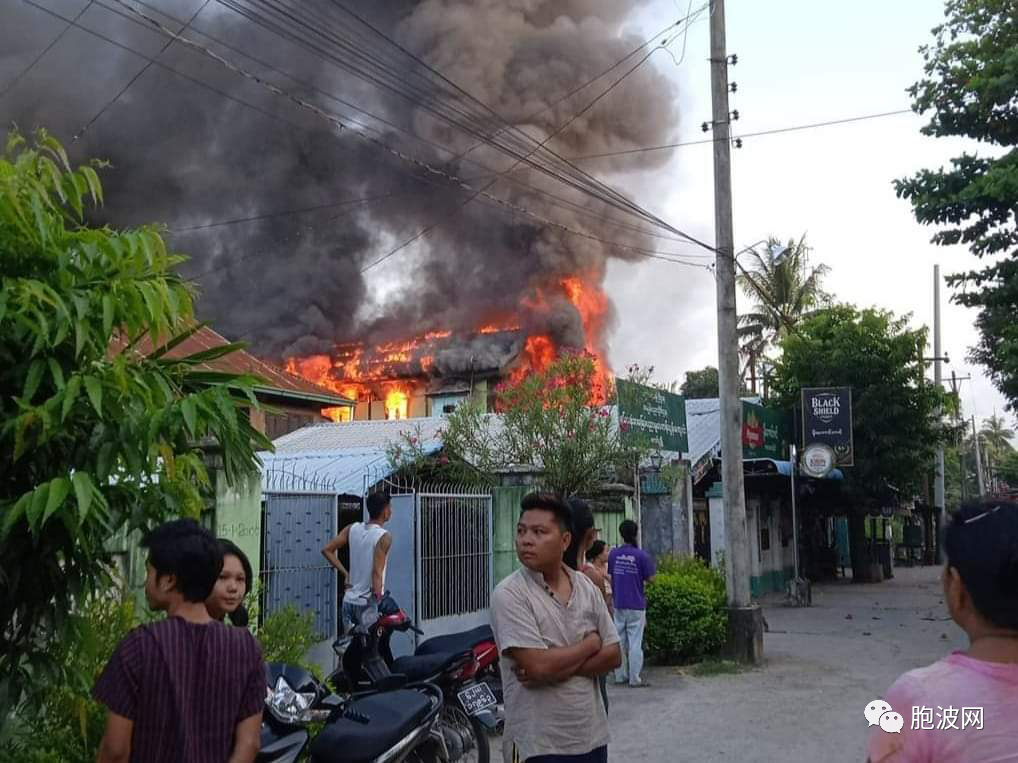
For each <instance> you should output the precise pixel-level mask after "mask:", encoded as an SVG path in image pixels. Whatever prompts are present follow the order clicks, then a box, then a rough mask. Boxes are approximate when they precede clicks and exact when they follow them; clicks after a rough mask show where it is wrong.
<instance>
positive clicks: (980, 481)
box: [972, 416, 986, 500]
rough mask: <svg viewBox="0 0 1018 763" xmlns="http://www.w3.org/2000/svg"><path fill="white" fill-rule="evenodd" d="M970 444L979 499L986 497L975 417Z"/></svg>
mask: <svg viewBox="0 0 1018 763" xmlns="http://www.w3.org/2000/svg"><path fill="white" fill-rule="evenodd" d="M972 444H973V445H974V446H975V448H976V480H977V483H978V485H979V499H980V500H982V499H983V496H985V495H986V486H985V485H984V484H983V458H982V456H981V455H980V454H979V432H977V431H976V417H975V416H973V417H972Z"/></svg>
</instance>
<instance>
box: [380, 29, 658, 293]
mask: <svg viewBox="0 0 1018 763" xmlns="http://www.w3.org/2000/svg"><path fill="white" fill-rule="evenodd" d="M662 44H664V43H662ZM653 54H654V51H653V50H652V51H650V52H649V53H647V55H645V56H644V57H643V58H641V59H640V60H639V61H638V62H637V63H636V64H635V65H634V66H633V67H631V68H630V69H629V70H628V71H627V72H626V73H625V74H623V75H622V76H621V77H619V78H618V79H617V80H615V81H614V82H613V83H612V84H611V85H609V86H608V87H607V88H606V89H605V90H604V91H603V92H601V93H600V94H599V95H597V96H596V97H595V98H594V99H593V100H592V101H590V102H589V103H588V104H587V105H586V106H584V107H583V108H582V109H580V110H579V111H578V112H576V113H575V114H574V115H573V116H572V117H570V118H569V119H567V120H566V121H565V122H563V123H562V124H561V125H559V126H558V127H557V128H555V130H554V131H553V132H551V133H549V134H548V136H547V137H545V138H544V140H542V141H541V142H540V143H538V144H537V146H536V147H535V148H534V149H533V150H532V151H530V153H528V154H527V155H526V156H525V157H523V159H521V160H518V161H517V162H516V163H515V164H513V165H512V166H511V167H509V168H508V169H506V170H504V171H503V172H500V173H499V174H498V175H496V176H495V177H494V178H492V179H491V181H489V182H488V183H487V184H486V185H485V186H483V187H482V188H481V189H480V190H478V191H477V192H476V193H474V194H473V195H471V196H470V197H469V198H467V199H466V200H465V201H464V202H463V203H462V204H461V205H460V206H459V207H458V208H457V209H456V210H455V211H454V212H453V214H452V215H451V217H455V216H456V215H458V214H459V213H460V212H462V211H463V209H465V208H466V206H467V205H468V204H469V203H470V202H471V201H473V200H474V199H476V198H477V196H478V195H479V194H480V193H482V192H484V191H487V190H488V189H489V188H491V187H492V186H493V185H494V184H495V183H497V182H498V180H499V178H501V177H502V176H504V175H507V174H509V173H510V172H512V171H513V170H515V169H516V167H518V166H519V164H520V163H521V162H522V161H525V160H526V159H529V158H530V157H531V156H532V155H533V154H534V153H536V152H538V151H540V150H541V149H543V148H544V147H545V146H546V145H547V144H548V142H549V141H551V140H554V139H555V137H557V136H558V135H560V134H561V133H562V131H563V130H565V129H566V128H567V127H569V126H570V125H571V124H572V123H573V122H575V121H576V120H577V119H579V118H580V117H581V116H583V115H584V114H586V113H587V112H588V111H590V109H592V108H593V107H594V106H596V105H597V104H598V103H599V102H600V101H601V99H602V98H604V97H605V96H606V95H608V94H609V93H610V92H611V91H612V90H614V89H615V88H616V87H617V86H618V85H619V84H620V83H622V81H623V80H625V79H626V78H627V77H628V76H629V75H630V74H632V73H633V72H635V71H636V70H637V69H639V68H640V67H641V66H642V65H643V64H644V63H645V62H646V61H647V59H649V58H650V57H651V56H652V55H653ZM446 222H448V221H446ZM438 225H439V223H438V222H437V221H436V222H435V223H432V224H431V225H428V226H427V227H425V228H423V229H421V230H420V231H419V232H418V233H417V234H415V235H414V236H411V237H410V238H409V239H407V240H406V241H404V242H403V243H402V244H400V245H399V246H397V247H396V248H395V249H393V250H391V251H390V252H388V253H387V254H385V255H384V256H382V257H380V258H379V259H377V260H375V261H374V262H372V263H371V264H370V265H368V266H367V267H365V268H362V269H361V273H366V272H367V271H368V270H370V269H371V268H373V267H375V266H376V265H380V264H381V263H383V262H385V261H386V260H387V259H389V258H390V257H392V256H393V255H395V254H396V253H397V252H400V251H402V250H403V249H404V248H406V247H407V246H409V245H410V244H412V243H414V242H415V241H418V240H420V239H421V238H422V237H424V236H426V235H427V234H428V233H429V232H430V231H432V230H434V229H435V228H436V227H437V226H438ZM651 256H656V255H651Z"/></svg>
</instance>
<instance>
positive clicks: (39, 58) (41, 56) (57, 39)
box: [0, 0, 95, 98]
mask: <svg viewBox="0 0 1018 763" xmlns="http://www.w3.org/2000/svg"><path fill="white" fill-rule="evenodd" d="M94 2H95V0H88V2H87V3H85V5H84V6H83V7H82V9H81V10H80V11H78V15H76V16H75V17H74V18H73V19H72V20H71V21H70V22H69V23H68V24H67V26H65V27H64V28H63V29H61V30H60V34H58V35H57V36H56V37H54V38H53V41H52V42H51V43H50V44H49V45H47V46H46V47H45V48H43V50H42V53H40V54H39V55H37V56H36V57H35V58H34V59H32V62H31V63H30V64H29V65H28V66H26V67H25V68H24V69H22V71H21V73H20V74H19V75H18V76H16V77H15V78H14V79H12V80H11V81H10V82H8V83H7V86H6V87H4V89H3V92H0V98H3V97H4V96H5V95H7V94H8V93H9V92H10V91H11V89H12V88H13V87H14V86H15V85H17V84H18V82H20V81H21V79H22V78H23V77H24V76H25V75H26V74H28V73H29V72H30V71H32V69H34V68H35V66H36V64H38V63H39V62H40V61H42V59H44V58H45V57H46V54H47V53H49V52H50V51H51V50H53V47H54V46H55V45H56V44H57V43H58V42H60V41H61V40H62V39H64V35H65V34H67V32H68V30H69V29H71V27H73V26H75V22H77V20H78V19H80V18H81V17H82V16H84V15H85V11H87V10H88V9H89V8H91V7H92V3H94Z"/></svg>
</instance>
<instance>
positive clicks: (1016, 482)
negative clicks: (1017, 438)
mask: <svg viewBox="0 0 1018 763" xmlns="http://www.w3.org/2000/svg"><path fill="white" fill-rule="evenodd" d="M995 469H996V473H997V476H998V477H999V478H1000V479H1002V480H1003V481H1004V482H1006V483H1007V484H1008V485H1009V486H1010V487H1011V489H1012V490H1018V451H1015V450H1011V451H1009V452H1007V453H1005V454H1004V455H1003V457H1001V459H1000V462H999V463H998V464H997V465H996V467H995Z"/></svg>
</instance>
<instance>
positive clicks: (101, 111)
mask: <svg viewBox="0 0 1018 763" xmlns="http://www.w3.org/2000/svg"><path fill="white" fill-rule="evenodd" d="M208 4H209V0H204V1H203V2H202V4H201V5H200V6H198V10H196V11H195V12H194V13H192V14H191V18H189V19H188V20H187V23H186V24H184V26H183V27H182V28H181V29H180V30H179V31H178V32H177V35H175V36H174V37H171V38H170V39H169V40H167V41H166V43H165V44H164V45H163V47H161V48H160V49H159V52H158V53H156V54H155V57H154V58H153V59H152V60H150V61H148V62H147V63H146V64H145V65H144V66H143V67H141V69H140V70H139V71H138V73H137V74H135V75H134V76H133V77H131V79H129V80H128V81H127V84H126V85H124V86H123V87H122V88H120V91H119V92H118V93H117V94H116V95H115V96H113V98H111V99H110V100H109V101H107V102H106V104H105V105H104V106H103V107H102V108H101V109H99V111H98V112H97V113H96V115H95V116H94V117H92V118H91V119H90V120H88V122H87V123H86V124H85V125H83V126H82V128H81V129H80V130H78V131H77V132H76V133H75V134H74V135H73V136H71V142H72V143H73V142H75V141H76V140H78V139H79V138H80V137H81V136H82V135H84V134H85V131H86V130H87V129H88V128H89V127H91V126H92V125H94V124H95V123H96V122H98V121H99V119H100V118H101V117H102V115H103V114H105V113H106V110H107V109H109V108H110V107H111V106H112V105H113V104H114V103H116V102H117V101H119V100H120V97H121V96H122V95H123V94H124V93H126V92H127V91H128V90H129V89H130V88H131V85H133V84H134V83H135V82H137V81H138V78H139V77H141V75H142V74H144V73H145V72H147V71H148V70H149V67H150V66H152V64H153V63H155V61H156V59H158V58H159V57H160V56H161V55H162V54H163V53H165V52H166V50H167V48H169V47H170V46H171V45H172V44H173V43H174V41H175V40H176V37H177V36H179V35H181V34H183V33H184V31H185V30H186V29H188V27H190V26H191V22H193V21H194V20H195V19H196V18H198V14H199V13H201V12H202V11H203V10H205V7H206V6H207V5H208Z"/></svg>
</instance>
